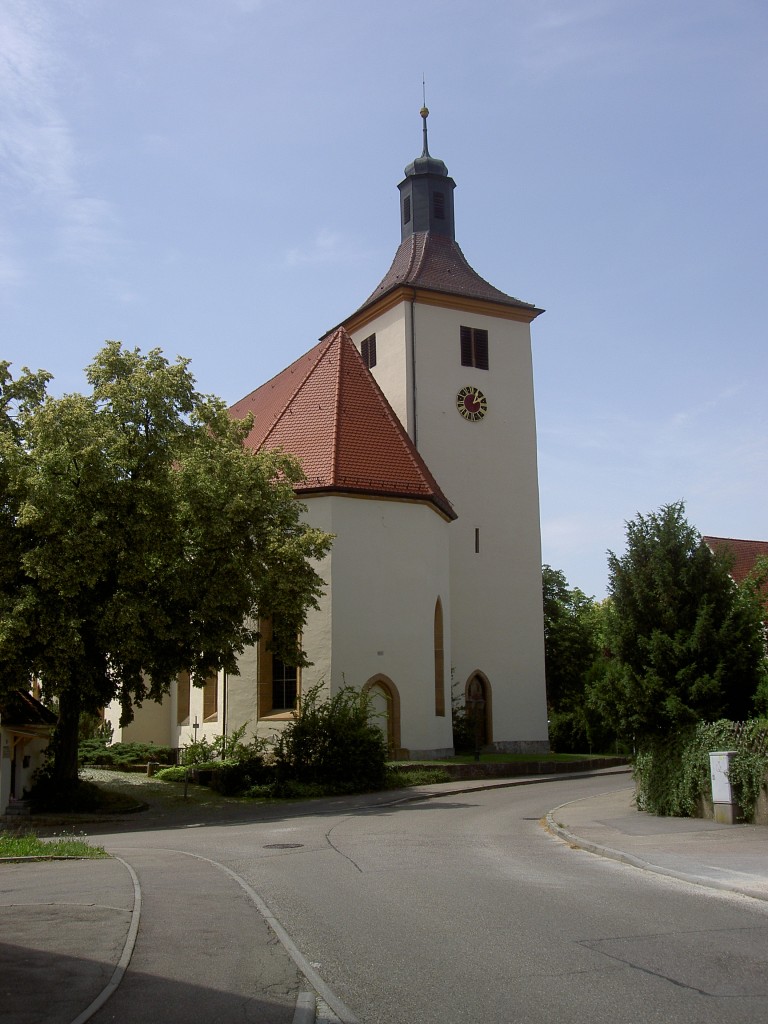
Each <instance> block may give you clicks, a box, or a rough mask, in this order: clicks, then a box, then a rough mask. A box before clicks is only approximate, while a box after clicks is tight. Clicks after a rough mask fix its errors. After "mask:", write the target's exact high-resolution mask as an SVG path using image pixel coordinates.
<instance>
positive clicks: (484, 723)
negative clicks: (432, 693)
mask: <svg viewBox="0 0 768 1024" xmlns="http://www.w3.org/2000/svg"><path fill="white" fill-rule="evenodd" d="M464 707H465V709H466V715H467V720H468V722H469V724H470V729H471V730H472V737H473V739H474V740H475V741H476V742H477V743H478V745H479V746H480V747H485V746H488V744H490V743H492V742H493V695H492V693H491V684H490V683H489V682H488V679H487V678H486V676H485V675H484V674H483V673H482V672H473V673H472V675H471V676H470V677H469V679H468V680H467V683H466V687H465V689H464Z"/></svg>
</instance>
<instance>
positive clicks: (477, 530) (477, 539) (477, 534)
mask: <svg viewBox="0 0 768 1024" xmlns="http://www.w3.org/2000/svg"><path fill="white" fill-rule="evenodd" d="M475 554H476V555H479V554H480V527H479V526H476V527H475Z"/></svg>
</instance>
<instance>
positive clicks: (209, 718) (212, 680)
mask: <svg viewBox="0 0 768 1024" xmlns="http://www.w3.org/2000/svg"><path fill="white" fill-rule="evenodd" d="M218 717H219V677H218V674H217V673H213V674H212V675H210V676H208V678H207V679H206V680H205V685H204V686H203V721H204V722H215V721H216V719H217V718H218Z"/></svg>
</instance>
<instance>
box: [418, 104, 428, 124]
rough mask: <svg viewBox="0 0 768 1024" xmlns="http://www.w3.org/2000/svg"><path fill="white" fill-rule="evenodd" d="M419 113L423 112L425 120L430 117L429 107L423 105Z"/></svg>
mask: <svg viewBox="0 0 768 1024" xmlns="http://www.w3.org/2000/svg"><path fill="white" fill-rule="evenodd" d="M419 113H420V114H421V116H422V117H423V118H424V120H425V121H426V120H427V118H428V117H429V109H428V108H427V107H422V108H421V110H420V111H419Z"/></svg>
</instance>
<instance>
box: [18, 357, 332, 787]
mask: <svg viewBox="0 0 768 1024" xmlns="http://www.w3.org/2000/svg"><path fill="white" fill-rule="evenodd" d="M0 369H1V370H2V374H0V384H2V386H3V389H4V390H3V392H1V393H0V397H4V403H3V404H0V444H2V460H3V461H2V467H3V468H2V471H1V475H0V486H1V487H2V494H1V495H0V511H1V512H2V521H1V522H0V529H1V530H2V538H0V540H2V543H3V547H4V551H3V554H2V555H1V556H0V686H2V687H4V688H6V689H8V688H12V687H15V686H18V685H19V684H21V683H24V682H26V681H27V680H29V678H30V677H32V676H35V677H37V678H38V679H40V680H41V682H42V686H43V693H44V696H45V697H47V698H49V699H51V700H54V701H55V702H56V703H57V705H58V711H59V721H58V726H57V728H56V730H55V733H54V740H53V754H54V774H55V778H56V779H57V780H58V782H59V783H60V784H61V786H62V787H63V788H64V789H66V787H67V786H70V785H73V784H75V783H76V780H77V726H78V721H79V717H80V715H81V714H82V713H83V712H95V711H97V710H98V709H99V708H101V707H103V706H104V705H106V704H107V703H108V702H109V701H110V700H112V699H113V698H115V697H117V698H119V700H120V701H121V704H122V712H123V720H124V721H130V719H131V717H132V709H133V706H134V705H140V704H141V702H142V701H143V700H145V699H157V698H159V697H160V696H161V695H162V694H163V693H164V692H166V691H167V689H168V687H169V685H170V683H171V681H172V679H174V678H175V676H176V675H177V674H178V673H179V672H180V671H182V670H188V671H189V672H190V674H191V676H192V678H193V680H194V681H195V682H196V683H198V684H202V683H203V682H204V681H205V679H206V678H207V676H208V675H209V674H210V673H211V672H215V671H217V670H220V669H224V670H225V671H227V672H229V673H237V658H238V655H239V654H240V653H241V652H242V651H243V650H244V649H245V647H246V646H248V645H250V644H253V643H254V642H255V641H256V640H257V638H258V634H257V617H258V615H259V613H260V612H262V613H265V612H266V613H269V614H274V615H276V617H277V618H278V620H279V621H280V623H281V624H282V630H281V633H280V635H279V636H278V637H276V638H274V640H273V642H274V643H275V644H276V646H277V647H278V649H279V652H280V653H281V656H282V657H283V658H284V659H285V660H288V661H291V662H292V663H294V664H299V663H302V661H303V655H302V652H301V650H300V648H299V645H298V640H297V638H298V636H299V635H300V631H301V626H302V625H303V623H304V620H305V616H306V611H307V609H308V608H309V607H311V606H313V605H315V606H316V604H317V600H318V597H319V595H320V593H321V590H322V580H321V579H320V578H319V576H318V574H317V572H316V570H315V567H314V565H313V562H314V561H315V560H317V559H319V558H321V557H322V556H323V555H324V554H325V553H326V552H327V550H328V548H329V545H330V537H329V536H328V535H326V534H324V533H321V532H320V531H318V530H315V529H313V528H311V527H309V526H308V525H307V524H306V523H305V522H303V521H302V510H303V506H302V505H301V504H300V503H299V502H298V501H297V500H296V498H295V496H294V491H293V485H294V483H296V482H297V481H298V480H299V479H301V469H300V467H299V465H298V464H297V463H296V462H295V460H293V459H291V458H290V457H288V456H287V455H284V454H281V453H275V452H260V453H258V454H255V453H253V452H251V451H249V450H248V449H247V448H245V447H244V445H243V441H244V438H245V436H246V435H247V432H248V426H249V424H248V423H247V421H241V422H235V421H233V420H232V419H231V418H230V416H229V415H228V413H227V409H226V406H225V405H224V403H223V402H222V401H221V400H219V399H217V398H214V397H212V396H208V395H202V394H200V393H199V392H198V391H197V390H196V389H195V381H194V378H193V377H192V375H191V373H190V370H189V361H188V360H186V359H177V360H176V362H175V363H169V362H168V360H166V359H165V357H164V356H163V355H162V353H161V352H160V350H158V349H155V350H153V351H150V352H149V353H147V354H146V355H143V354H142V353H141V352H140V351H139V350H137V349H136V350H126V349H124V348H123V347H122V346H121V345H120V343H118V342H109V343H107V345H106V346H105V347H104V348H103V349H102V350H101V351H100V352H99V353H98V355H97V356H96V358H95V360H94V361H93V363H92V364H91V365H90V366H89V367H88V369H87V371H86V373H87V379H88V382H89V384H90V386H91V393H90V394H88V395H82V394H71V395H65V396H63V397H61V398H54V397H51V396H48V395H46V394H45V386H46V382H47V375H45V374H30V373H29V371H26V370H25V371H24V372H23V373H22V375H21V376H20V377H19V379H18V381H15V382H14V381H12V379H11V378H10V375H9V373H8V368H7V364H5V365H3V366H2V367H0ZM6 543H7V545H8V546H7V547H5V545H6Z"/></svg>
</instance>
